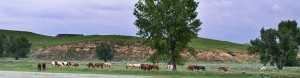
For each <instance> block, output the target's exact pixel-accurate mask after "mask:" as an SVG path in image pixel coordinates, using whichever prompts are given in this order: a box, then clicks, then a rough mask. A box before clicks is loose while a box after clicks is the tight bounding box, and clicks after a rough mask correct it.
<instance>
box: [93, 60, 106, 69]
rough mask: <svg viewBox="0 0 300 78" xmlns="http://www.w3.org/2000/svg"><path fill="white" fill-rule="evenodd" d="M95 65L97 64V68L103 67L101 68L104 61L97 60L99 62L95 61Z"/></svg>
mask: <svg viewBox="0 0 300 78" xmlns="http://www.w3.org/2000/svg"><path fill="white" fill-rule="evenodd" d="M94 66H95V67H96V68H99V67H101V69H103V66H104V63H103V62H97V63H95V65H94Z"/></svg>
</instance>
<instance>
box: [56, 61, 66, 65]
mask: <svg viewBox="0 0 300 78" xmlns="http://www.w3.org/2000/svg"><path fill="white" fill-rule="evenodd" d="M56 66H64V64H63V62H60V61H57V62H56Z"/></svg>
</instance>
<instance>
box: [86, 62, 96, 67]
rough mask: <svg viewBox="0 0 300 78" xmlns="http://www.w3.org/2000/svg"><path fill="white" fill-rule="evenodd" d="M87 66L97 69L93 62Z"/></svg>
mask: <svg viewBox="0 0 300 78" xmlns="http://www.w3.org/2000/svg"><path fill="white" fill-rule="evenodd" d="M87 66H88V67H89V68H91V67H92V68H95V66H94V64H93V62H90V63H88V64H87Z"/></svg>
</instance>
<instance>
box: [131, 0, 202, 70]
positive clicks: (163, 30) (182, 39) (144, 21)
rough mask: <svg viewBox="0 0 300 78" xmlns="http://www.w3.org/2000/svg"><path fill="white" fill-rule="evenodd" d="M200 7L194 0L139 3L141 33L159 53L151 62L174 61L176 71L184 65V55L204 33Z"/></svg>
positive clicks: (155, 54)
mask: <svg viewBox="0 0 300 78" xmlns="http://www.w3.org/2000/svg"><path fill="white" fill-rule="evenodd" d="M198 4H199V3H198V2H195V1H194V0H139V1H138V3H136V4H135V9H134V15H135V16H136V18H137V19H136V21H135V23H134V24H135V25H136V26H137V27H138V28H139V31H138V33H137V34H138V35H140V36H141V37H143V38H145V40H144V42H145V43H146V44H148V45H149V46H150V47H151V48H152V49H154V50H156V52H155V53H154V54H153V55H152V56H151V57H150V60H152V61H153V62H157V61H165V62H171V63H172V65H173V71H175V70H176V64H182V63H183V61H182V60H183V58H182V57H181V55H180V53H181V52H182V51H183V50H185V49H188V48H189V47H188V43H189V42H190V41H191V39H192V38H196V37H197V33H198V31H199V30H200V25H201V22H200V20H199V19H197V18H196V17H197V14H198V12H196V9H197V7H198ZM192 54H193V53H192Z"/></svg>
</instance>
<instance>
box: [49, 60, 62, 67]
mask: <svg viewBox="0 0 300 78" xmlns="http://www.w3.org/2000/svg"><path fill="white" fill-rule="evenodd" d="M51 64H52V66H63V64H62V62H59V61H52V62H51Z"/></svg>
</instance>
